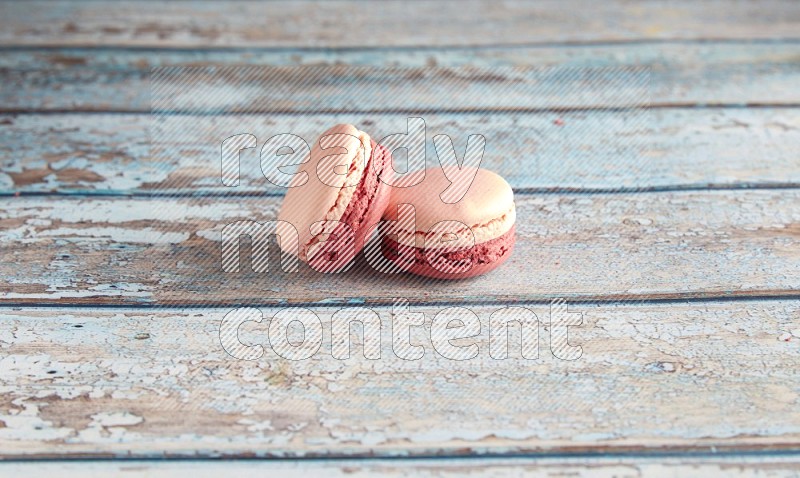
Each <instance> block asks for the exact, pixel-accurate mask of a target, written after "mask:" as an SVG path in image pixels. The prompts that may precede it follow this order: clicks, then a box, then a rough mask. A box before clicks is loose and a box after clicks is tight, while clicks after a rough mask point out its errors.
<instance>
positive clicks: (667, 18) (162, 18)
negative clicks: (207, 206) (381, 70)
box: [0, 0, 800, 48]
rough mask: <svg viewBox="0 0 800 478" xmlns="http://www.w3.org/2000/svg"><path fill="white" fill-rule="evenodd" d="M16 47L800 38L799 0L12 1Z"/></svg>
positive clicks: (9, 30)
mask: <svg viewBox="0 0 800 478" xmlns="http://www.w3.org/2000/svg"><path fill="white" fill-rule="evenodd" d="M0 19H1V20H0V32H2V33H1V34H0V41H2V42H3V43H4V44H6V45H23V46H28V45H36V46H43V45H47V46H95V45H102V46H109V45H113V46H142V47H160V48H163V47H178V48H197V47H232V46H240V47H321V46H324V47H346V48H359V47H365V46H369V47H373V46H386V47H410V46H422V45H494V44H510V45H516V44H529V43H551V42H558V43H572V42H598V41H601V42H614V41H637V40H661V39H686V40H696V39H700V40H708V39H776V38H795V39H796V38H800V33H798V32H800V9H799V8H798V6H797V3H796V2H793V1H791V0H766V1H764V2H759V3H752V2H746V1H735V2H726V3H724V4H723V3H719V2H713V1H705V2H689V1H680V2H669V3H661V2H658V3H650V2H648V3H640V2H634V3H632V2H626V1H624V0H613V1H607V2H601V3H599V4H598V3H597V2H589V1H571V2H563V1H547V2H536V3H535V4H531V3H529V2H503V3H501V4H497V3H496V2H492V1H488V0H483V1H469V2H454V1H451V2H444V3H443V2H436V3H434V2H414V3H413V4H412V6H409V4H408V3H407V2H404V1H397V0H396V1H389V2H385V3H383V4H382V5H381V8H370V7H366V6H365V5H364V4H363V3H361V2H355V1H349V2H322V1H320V2H301V3H295V2H288V1H277V2H270V3H268V4H266V5H262V4H261V3H260V2H259V3H257V2H237V3H235V4H230V3H228V2H224V3H223V2H180V3H176V4H158V5H148V6H147V8H140V7H139V6H135V5H125V4H123V5H120V4H118V3H115V2H89V1H82V2H69V3H59V4H52V3H41V2H39V3H37V2H25V3H16V2H10V3H4V4H3V5H2V10H0Z"/></svg>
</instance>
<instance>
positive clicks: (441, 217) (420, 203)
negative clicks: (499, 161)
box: [278, 125, 516, 279]
mask: <svg viewBox="0 0 800 478" xmlns="http://www.w3.org/2000/svg"><path fill="white" fill-rule="evenodd" d="M298 172H305V173H306V174H297V175H296V176H295V180H298V181H305V182H304V183H303V184H301V185H298V184H295V185H293V186H294V187H290V189H289V190H288V192H287V194H286V197H285V198H284V201H283V205H282V207H281V211H280V213H279V215H278V219H279V220H280V221H285V223H288V224H291V225H293V226H294V227H295V228H296V229H297V233H298V237H299V251H297V254H298V256H299V258H300V260H302V261H304V262H306V263H308V264H309V265H310V266H311V267H313V268H314V269H316V270H318V271H321V272H340V271H343V270H346V269H347V268H348V267H349V266H350V265H352V262H353V259H354V258H355V256H356V255H357V254H358V253H359V252H360V251H361V250H362V249H363V248H364V246H365V245H366V243H367V241H368V240H369V236H370V235H371V233H372V232H373V231H375V230H376V225H377V224H378V223H379V222H381V224H382V226H383V227H381V228H380V232H381V234H382V238H381V243H380V247H379V250H380V251H381V253H382V255H383V259H384V260H386V261H389V262H390V263H391V264H393V265H394V266H395V267H394V268H395V269H399V270H404V271H408V272H411V273H414V274H418V275H422V276H426V277H434V278H440V279H461V278H466V277H473V276H476V275H480V274H484V273H486V272H489V271H490V270H492V269H494V268H496V267H498V266H499V265H500V264H502V263H503V262H505V261H506V259H508V257H509V256H510V255H511V252H512V251H513V248H514V232H515V227H514V224H515V219H516V213H515V208H514V195H513V192H512V190H511V187H510V186H509V185H508V183H507V182H506V181H505V180H504V179H503V178H501V177H500V176H498V175H497V174H495V173H492V172H490V171H487V170H485V169H478V170H477V171H476V170H471V171H467V170H461V171H455V170H444V169H443V168H430V169H427V170H425V171H418V172H415V173H412V174H410V175H409V176H407V177H404V178H403V184H413V186H409V187H397V186H395V187H392V186H390V184H392V182H393V173H394V170H393V168H392V163H391V153H390V152H389V151H387V150H386V149H385V148H384V147H382V146H381V145H380V144H378V143H376V142H375V141H374V140H372V139H371V138H370V137H369V135H368V134H367V133H364V132H363V131H359V130H358V129H357V128H355V127H354V126H351V125H337V126H334V127H333V128H331V129H329V130H328V131H326V132H325V133H323V135H322V136H321V137H320V139H319V141H317V143H316V144H314V146H313V147H312V149H311V153H310V157H309V160H308V161H306V162H304V163H303V164H302V165H301V166H300V170H299V171H298ZM456 176H458V177H461V178H464V177H466V178H469V177H473V176H474V178H473V179H472V182H471V184H470V185H469V188H468V189H467V190H466V193H465V194H464V195H463V197H461V198H460V199H459V200H457V201H455V202H452V201H451V202H452V203H448V202H445V201H444V200H443V198H442V196H441V193H442V192H443V191H445V190H446V189H447V188H448V187H449V186H450V184H451V181H450V180H449V179H448V177H450V178H453V177H456ZM399 212H401V213H405V212H410V213H411V218H412V220H411V221H410V222H409V221H408V220H406V219H407V217H405V216H404V217H403V218H400V217H398V214H399ZM401 215H404V214H401ZM381 218H383V221H381ZM401 219H402V220H401ZM282 242H283V241H282ZM282 247H283V246H282Z"/></svg>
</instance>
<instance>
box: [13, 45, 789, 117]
mask: <svg viewBox="0 0 800 478" xmlns="http://www.w3.org/2000/svg"><path fill="white" fill-rule="evenodd" d="M299 65H304V66H317V67H321V66H331V65H349V66H352V67H360V68H362V69H363V67H370V68H371V69H372V70H371V71H372V76H373V78H372V80H371V81H372V82H373V83H377V82H378V81H379V78H381V76H382V75H383V76H385V75H386V71H387V69H388V68H402V69H411V71H412V72H414V73H415V74H414V75H406V78H405V82H404V84H405V85H406V86H407V90H408V91H410V92H413V93H415V94H407V95H404V96H402V97H397V98H395V97H393V96H391V95H384V97H382V101H380V102H374V103H375V104H372V105H370V107H371V108H373V109H374V108H382V109H391V108H392V107H395V108H396V107H398V105H399V107H400V108H404V109H414V108H425V109H430V108H432V107H435V106H436V105H437V104H438V103H444V104H445V105H446V106H448V107H453V106H454V105H455V106H458V107H463V108H469V107H476V106H477V104H478V103H480V100H481V98H480V97H477V98H474V97H473V98H468V97H466V98H465V95H464V94H463V93H460V90H461V89H462V88H463V85H459V88H458V89H456V88H454V89H453V90H452V91H450V93H451V94H452V93H453V92H459V101H456V102H453V101H450V102H446V101H444V98H439V99H441V100H442V101H440V102H438V103H437V101H436V100H437V98H432V99H431V98H428V99H424V100H423V97H422V96H423V93H424V91H425V90H426V89H428V88H429V87H430V85H431V84H432V83H435V82H443V81H444V82H451V83H452V82H453V78H455V77H458V76H464V75H465V71H467V70H466V69H467V68H469V69H472V70H473V76H476V75H475V74H474V71H479V72H480V71H482V72H484V73H485V75H484V76H494V77H495V78H496V79H497V77H498V70H501V71H502V70H503V69H507V68H509V67H518V68H519V67H537V68H540V69H549V70H554V71H561V72H562V73H563V74H562V75H561V76H560V77H556V75H552V74H551V75H549V76H548V75H544V74H542V73H540V74H539V75H538V76H537V77H536V78H533V79H535V80H536V81H538V84H537V85H527V86H525V88H526V92H528V93H530V94H529V95H527V96H525V97H522V98H520V99H519V100H518V101H517V103H514V104H518V106H519V107H523V106H528V107H531V106H535V105H537V106H539V107H542V106H545V107H550V108H558V107H565V106H570V105H573V106H574V104H573V100H575V99H577V98H579V97H580V95H578V94H577V93H576V92H575V91H573V92H572V93H570V92H569V91H566V90H565V88H564V86H563V85H565V84H569V83H570V81H573V82H574V81H575V80H574V78H569V75H568V74H567V73H569V72H574V71H575V70H579V69H586V70H589V69H594V70H597V69H610V68H616V69H619V70H624V69H626V68H627V69H632V68H643V67H646V68H649V78H648V85H647V94H648V95H649V102H650V104H652V105H654V106H666V105H746V104H758V105H764V104H775V105H786V104H792V105H797V104H799V103H800V92H798V89H797V88H795V87H794V86H795V85H797V84H798V83H799V82H800V56H798V47H797V45H796V44H794V43H792V42H776V43H733V44H731V43H720V42H712V43H690V44H684V43H655V44H625V45H614V44H600V45H589V46H580V47H577V46H559V47H548V46H540V47H519V48H457V49H441V48H438V49H437V48H420V49H399V50H388V51H387V50H374V49H372V50H371V49H366V50H333V51H331V50H327V49H326V50H322V49H317V50H292V49H288V50H282V49H279V50H272V49H268V50H231V51H228V50H178V51H176V50H166V51H151V50H145V51H142V50H127V49H123V50H114V49H101V50H96V49H75V48H59V49H24V50H13V49H12V50H8V51H5V52H4V53H3V55H0V81H2V83H3V84H4V85H6V86H7V87H6V88H4V89H2V91H0V99H1V100H2V101H0V105H1V106H0V108H2V110H3V111H6V112H9V111H39V110H45V111H53V110H57V111H63V110H71V109H79V110H81V111H109V110H111V111H114V110H116V111H128V112H130V111H142V112H149V111H150V107H151V96H150V90H151V85H150V75H151V69H153V68H164V67H168V66H171V67H174V66H184V67H194V68H198V67H209V66H213V67H216V68H224V67H231V66H238V67H242V68H244V67H246V66H249V67H266V66H270V67H279V66H281V67H285V66H299ZM353 70H354V71H356V70H357V68H353ZM264 71H265V72H266V71H267V70H266V68H265V69H264ZM270 71H271V70H270ZM271 72H272V71H271ZM272 74H273V75H274V72H272ZM287 76H288V73H286V74H284V78H280V77H275V76H273V77H270V78H269V81H267V80H264V79H263V78H262V82H263V86H264V88H263V90H269V89H270V88H273V89H274V88H275V87H276V85H279V84H281V83H285V82H287V81H290V79H288V78H286V77H287ZM572 76H573V77H574V76H575V75H574V74H573V75H572ZM262 77H263V75H262ZM368 80H369V79H368V78H367V79H362V81H361V83H360V85H361V86H362V88H363V86H364V85H367V86H368V85H369V82H368ZM529 80H531V78H529ZM228 81H229V82H231V87H232V88H233V87H236V88H238V91H239V95H237V96H231V97H230V98H228V101H229V102H231V103H232V102H233V101H234V100H235V99H238V100H242V98H243V97H244V98H246V99H252V96H253V95H252V93H250V94H249V95H244V93H243V92H245V91H249V90H248V86H249V85H247V84H239V85H236V84H234V83H233V79H231V80H228ZM253 81H254V79H253V78H251V79H250V82H251V83H252V82H253ZM383 81H384V82H385V81H386V80H385V78H384V80H383ZM473 83H474V84H475V85H477V86H482V85H483V86H487V85H486V84H485V82H482V81H480V79H476V80H474V81H473ZM349 86H350V88H352V89H354V88H355V85H354V82H353V81H351V82H350V83H349ZM490 86H493V87H494V88H502V90H501V91H506V92H508V91H513V90H514V89H517V90H519V89H520V85H519V84H516V83H514V82H512V81H511V80H508V79H507V80H505V81H504V82H502V81H501V82H497V81H496V82H494V83H493V84H492V85H490ZM523 86H524V85H523ZM612 86H614V87H615V88H616V89H617V90H619V91H618V92H616V93H614V94H615V95H617V97H618V99H616V100H615V101H616V102H617V104H620V103H622V100H621V99H619V98H624V95H625V89H624V88H621V87H622V86H625V85H623V84H622V81H621V80H620V79H617V81H616V83H615V84H614V85H612ZM627 86H628V92H631V91H633V90H635V88H634V87H633V86H631V85H627ZM580 88H581V91H583V92H584V94H583V96H582V97H581V98H583V99H584V101H583V103H578V105H580V106H583V107H590V106H591V101H596V97H598V94H599V93H605V94H608V92H609V90H610V87H609V85H608V84H602V83H600V82H589V83H586V82H584V83H583V84H581V86H580ZM591 88H594V90H596V91H587V90H589V89H591ZM604 90H605V91H604ZM320 91H322V88H319V87H318V88H316V89H315V94H316V95H317V96H319V95H320ZM565 91H566V92H565ZM447 92H448V91H447V90H445V91H444V93H447ZM284 93H285V92H284ZM439 93H440V96H444V95H441V94H442V93H443V92H442V91H440V92H439ZM262 94H263V93H262ZM340 94H341V92H340ZM373 96H375V95H373ZM484 96H486V95H484ZM497 96H498V95H497V94H493V95H489V96H488V98H493V99H496V98H497ZM634 96H636V97H635V100H636V101H641V95H634ZM587 98H588V99H589V100H590V101H586V99H587ZM279 99H281V100H283V101H282V103H285V102H286V101H285V100H286V96H285V94H284V96H282V97H280V98H279ZM360 99H361V100H362V101H363V100H365V99H366V100H368V99H369V98H364V96H363V92H362V95H361V97H360ZM484 99H487V98H484ZM401 100H402V101H401ZM330 101H331V100H330V99H326V100H325V101H324V103H328V108H334V107H337V105H335V104H333V105H331V104H330ZM628 101H630V98H629V99H628ZM470 102H471V104H470ZM246 105H247V106H248V107H250V108H253V107H254V105H253V104H251V103H250V102H247V103H246ZM162 106H163V105H162ZM362 106H363V105H362ZM492 106H495V107H496V106H498V105H492ZM260 107H261V108H262V109H263V108H270V107H273V108H274V105H273V104H272V103H271V102H268V101H263V102H262V105H261V106H260ZM338 107H341V104H339V105H338ZM362 109H366V108H362Z"/></svg>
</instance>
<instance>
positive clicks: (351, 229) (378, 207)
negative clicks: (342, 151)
mask: <svg viewBox="0 0 800 478" xmlns="http://www.w3.org/2000/svg"><path fill="white" fill-rule="evenodd" d="M371 146H372V148H371V150H372V157H371V158H370V161H369V162H368V164H367V169H366V171H365V172H364V174H363V176H362V179H361V183H360V184H359V185H358V188H357V189H356V192H355V193H354V194H353V196H352V197H351V199H350V203H349V204H348V206H347V208H346V209H345V212H344V214H343V215H342V217H341V219H340V220H339V221H340V222H341V224H340V225H338V226H337V227H336V228H335V229H334V230H333V232H332V236H333V237H332V238H329V240H328V241H326V242H325V243H324V244H321V245H320V246H317V247H316V248H315V249H314V251H313V254H310V257H308V263H309V264H310V265H312V266H313V267H314V268H315V269H316V270H318V271H322V272H332V271H341V270H344V267H345V266H346V265H347V264H349V263H350V262H351V261H352V260H353V258H354V257H355V255H356V254H358V253H359V252H361V250H362V249H363V248H364V244H365V241H366V240H367V239H368V238H367V234H368V233H369V232H370V231H371V230H372V228H373V227H372V226H374V225H376V224H378V223H379V222H380V220H381V216H382V215H383V211H384V210H385V209H386V206H387V204H388V203H389V196H390V194H391V191H390V189H391V186H390V185H389V184H387V182H391V179H390V178H387V177H386V175H387V174H392V172H393V170H392V168H391V164H390V163H389V161H391V155H390V154H389V152H388V151H387V150H386V149H385V148H384V147H382V146H380V145H379V144H377V143H375V142H374V141H372V143H371ZM381 177H383V178H384V179H385V180H386V182H384V181H381V179H380V178H381ZM348 239H349V240H348ZM350 241H352V244H351V243H350Z"/></svg>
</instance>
